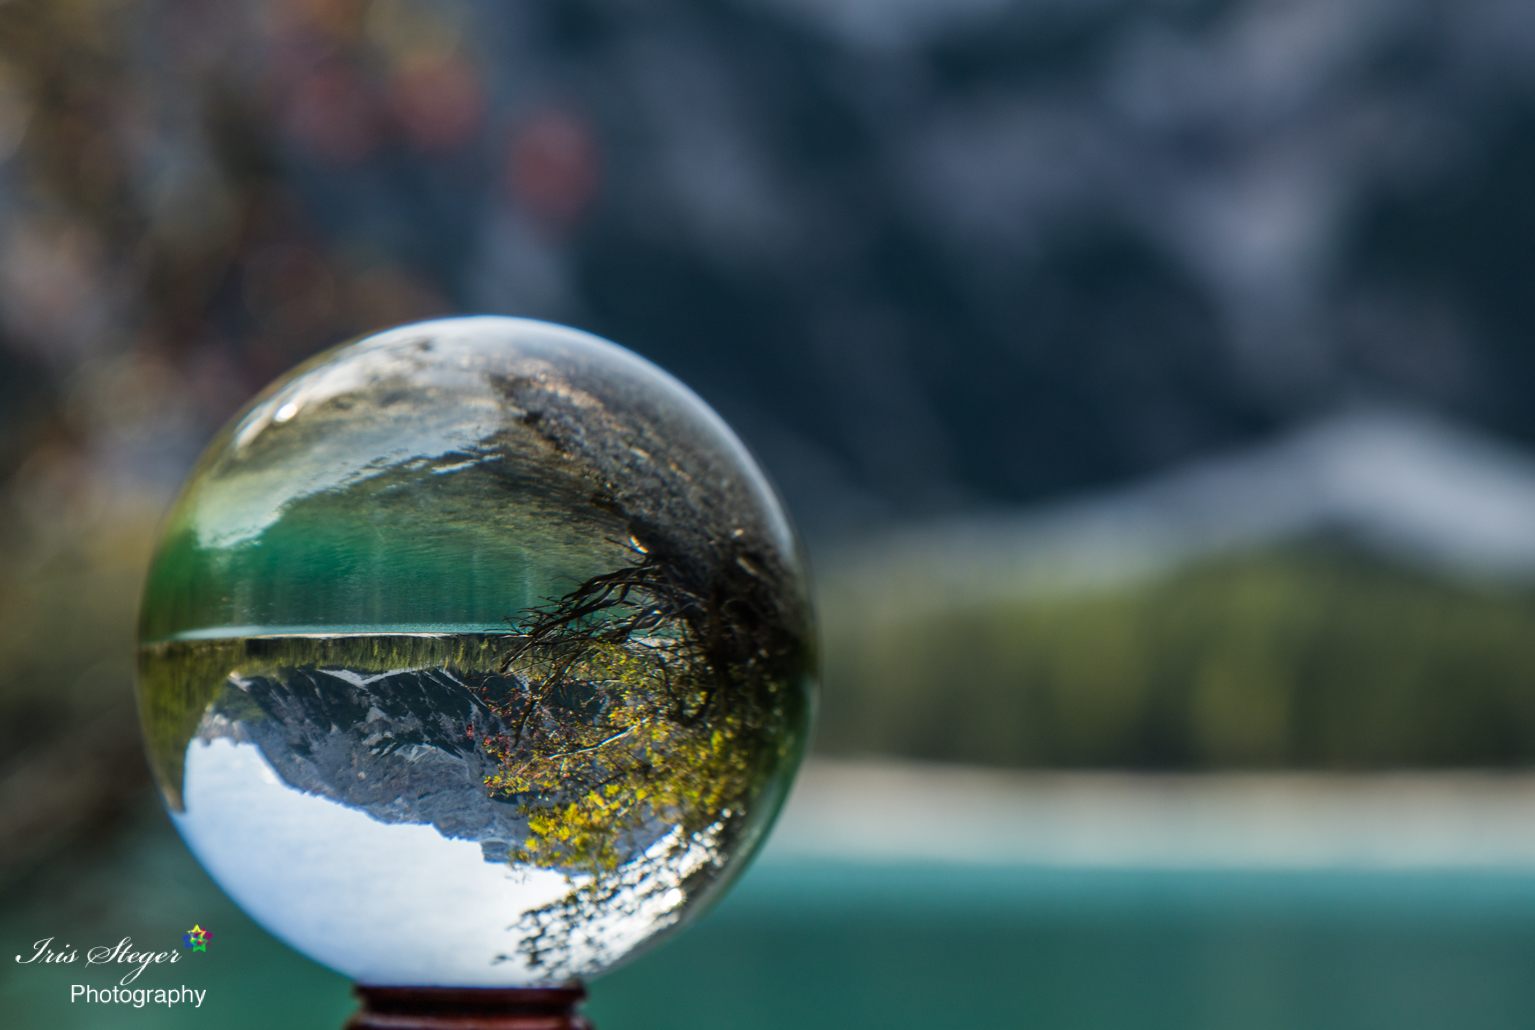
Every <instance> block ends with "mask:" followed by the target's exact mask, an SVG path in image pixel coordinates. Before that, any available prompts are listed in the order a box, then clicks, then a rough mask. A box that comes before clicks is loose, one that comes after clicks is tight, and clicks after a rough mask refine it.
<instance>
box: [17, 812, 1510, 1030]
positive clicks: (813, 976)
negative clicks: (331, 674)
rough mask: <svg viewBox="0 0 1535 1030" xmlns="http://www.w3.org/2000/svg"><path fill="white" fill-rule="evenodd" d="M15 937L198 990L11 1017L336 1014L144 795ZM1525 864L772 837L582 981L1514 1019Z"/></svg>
mask: <svg viewBox="0 0 1535 1030" xmlns="http://www.w3.org/2000/svg"><path fill="white" fill-rule="evenodd" d="M4 913H5V914H4V916H3V918H0V929H3V933H4V937H5V944H6V947H7V949H8V951H7V953H8V954H9V955H15V954H17V953H21V954H22V957H25V956H26V955H27V954H30V953H31V947H32V942H34V941H36V940H39V939H41V938H44V937H49V936H55V937H57V938H58V943H59V944H64V943H67V944H71V945H74V946H76V947H77V948H80V949H81V950H82V951H83V950H84V949H85V948H86V947H88V946H96V945H98V944H113V943H116V941H117V940H118V939H120V938H121V937H122V936H125V935H126V936H131V937H132V938H133V940H134V944H135V946H137V947H153V948H156V949H158V948H168V947H175V946H177V945H179V942H180V941H179V938H180V935H181V934H182V933H184V932H185V931H186V930H187V929H189V928H190V927H191V926H192V925H193V924H194V923H197V924H199V925H201V926H203V927H206V928H208V929H210V930H212V932H213V938H212V941H211V943H210V945H209V950H208V953H207V954H205V955H204V954H186V955H184V957H183V959H182V961H180V962H178V963H177V964H176V965H173V966H160V967H155V968H152V969H150V970H149V971H147V972H146V973H145V974H144V975H143V976H142V977H141V978H140V980H139V981H138V982H136V983H135V984H134V985H133V986H143V987H148V988H161V987H174V986H180V985H182V984H186V985H187V986H189V987H195V988H198V989H205V990H206V991H207V994H206V996H205V1001H204V1003H203V1006H202V1008H201V1009H196V1008H190V1007H180V1006H178V1007H176V1008H175V1009H172V1010H169V1011H167V1010H166V1009H165V1008H164V1007H155V1006H153V1005H147V1006H145V1008H143V1009H135V1008H133V1007H131V1006H128V1005H121V1004H116V1005H104V1004H92V1005H86V1004H84V1003H82V1002H74V1003H71V1001H70V1000H69V995H70V990H69V988H70V985H71V984H74V983H90V984H92V985H94V986H98V987H99V986H110V985H111V984H112V983H113V982H115V980H116V975H114V974H111V973H106V972H103V968H102V967H96V968H94V969H92V970H90V971H89V972H87V971H86V970H85V969H84V967H83V964H77V965H76V966H67V965H65V966H41V965H19V964H17V963H16V962H15V961H14V960H11V959H8V960H7V961H6V962H5V964H4V971H3V973H0V1011H3V1012H5V1013H6V1019H5V1025H6V1026H13V1027H23V1028H31V1027H51V1028H61V1030H75V1028H79V1030H85V1028H115V1027H140V1026H142V1027H167V1028H175V1027H207V1026H218V1027H220V1028H221V1030H241V1028H246V1027H250V1028H255V1027H263V1028H265V1027H273V1026H282V1027H293V1028H309V1027H313V1028H317V1030H318V1028H324V1030H338V1028H339V1027H340V1025H341V1023H342V1021H343V1020H344V1019H345V1016H346V1014H347V1013H348V1012H349V1011H350V1009H351V1006H352V1003H351V1000H350V998H349V994H348V991H349V985H348V983H347V982H346V981H345V980H343V979H342V978H341V977H339V976H337V975H336V974H334V973H331V972H329V971H328V970H325V969H323V968H321V967H319V966H317V965H315V964H313V963H311V962H309V961H308V960H306V959H304V958H302V957H300V956H299V955H297V954H296V953H294V952H292V951H290V950H289V949H288V948H286V947H285V946H284V945H282V944H280V943H278V942H277V941H275V940H273V939H272V938H271V937H269V936H268V935H267V934H266V933H265V932H263V931H262V930H261V929H260V928H258V927H257V926H255V925H254V924H253V923H251V921H250V920H249V919H247V918H246V917H245V916H244V915H242V914H241V913H240V912H239V910H238V909H236V908H235V907H234V906H233V905H232V904H231V903H230V902H229V901H228V900H226V899H225V898H224V897H223V895H222V894H221V893H220V892H219V891H218V889H217V888H216V887H215V886H214V885H213V884H212V882H211V881H209V880H208V878H207V877H206V875H205V874H204V873H203V872H202V871H201V869H200V868H199V867H198V866H197V865H196V863H195V862H194V861H193V859H192V858H191V856H190V855H189V854H188V853H187V852H186V850H185V848H184V847H183V846H182V844H181V842H180V840H179V839H178V838H176V837H175V835H174V834H173V833H172V832H171V830H170V828H169V826H168V824H167V823H166V820H165V818H164V816H163V815H162V814H161V813H160V811H159V810H158V809H157V808H155V809H150V808H149V807H147V806H146V808H145V810H144V812H143V814H142V815H141V817H140V823H139V825H137V826H135V827H134V828H132V829H131V830H130V831H129V832H127V833H125V834H121V835H119V836H117V837H116V838H115V839H114V842H113V843H112V844H110V845H108V846H107V853H105V854H103V855H98V856H96V857H95V858H93V859H92V860H91V861H90V862H89V863H84V862H81V861H78V860H77V861H76V863H75V864H73V865H61V866H56V867H54V868H52V869H49V870H45V871H43V872H42V873H41V874H39V875H38V876H37V877H35V878H34V880H33V881H30V882H28V883H27V884H25V885H23V887H22V889H21V892H20V893H15V894H13V895H12V896H11V897H9V898H7V899H6V902H5V909H4ZM1532 970H1535V870H1530V869H1528V868H1509V869H1504V870H1498V869H1483V870H1459V871H1451V870H1444V871H1425V870H1412V871H1395V872H1387V871H1363V870H1354V871H1350V870H1342V869H1309V870H1284V871H1249V870H1229V869H1228V870H1220V871H1199V870H1189V869H1152V868H1147V869H1133V868H1113V869H1110V868H1100V869H1082V868H1077V869H1073V868H1065V867H1044V866H1033V867H1030V866H1009V865H1005V864H988V865H967V864H959V863H942V862H909V861H908V862H883V863H880V862H872V861H841V860H835V859H829V858H824V857H823V858H817V857H805V856H799V857H795V856H793V855H792V854H780V855H775V854H774V852H772V851H771V850H770V851H769V852H768V853H767V854H766V855H765V856H764V858H763V860H761V861H759V862H758V864H757V865H756V866H755V867H754V868H753V869H752V870H751V871H750V872H749V873H748V874H747V875H746V877H745V878H744V879H743V880H742V882H741V883H740V884H739V886H738V887H737V888H736V890H735V891H734V892H733V893H732V894H731V895H730V896H729V897H728V898H727V899H726V900H725V901H724V902H723V903H722V904H721V905H720V906H719V907H718V908H717V909H716V910H715V911H713V912H712V913H710V914H709V915H708V916H707V917H706V918H705V919H703V920H702V921H701V922H700V923H699V924H698V925H696V926H694V927H693V928H691V929H690V930H688V931H687V932H685V933H683V934H681V935H680V936H678V937H677V938H675V939H673V940H672V941H670V942H669V943H667V944H664V945H663V946H661V947H660V948H658V949H657V950H656V951H654V952H652V953H649V954H647V955H644V956H642V957H641V958H639V959H637V960H635V961H634V962H632V963H631V964H629V965H627V966H625V967H623V968H621V969H619V970H618V971H616V972H614V973H612V974H610V975H608V976H606V977H604V978H602V979H600V980H598V981H596V982H594V983H593V984H591V985H590V990H591V1000H590V1003H589V1005H588V1007H587V1011H588V1014H589V1015H590V1016H591V1017H592V1018H593V1020H594V1021H595V1023H596V1024H597V1026H598V1028H599V1030H642V1028H655V1030H661V1028H666V1030H693V1028H698V1030H704V1028H720V1027H730V1028H741V1030H755V1028H759V1027H760V1028H764V1030H766V1028H780V1027H785V1026H793V1027H796V1028H817V1027H826V1028H828V1030H830V1028H833V1027H835V1028H839V1030H840V1028H846V1027H881V1028H884V1030H894V1028H902V1027H912V1028H916V1027H924V1028H928V1027H971V1026H977V1025H984V1026H1009V1027H1051V1028H1055V1027H1060V1028H1065V1027H1071V1028H1078V1030H1080V1028H1098V1027H1102V1028H1111V1027H1112V1028H1123V1027H1139V1028H1157V1027H1168V1028H1173V1027H1177V1028H1181V1030H1189V1028H1307V1030H1317V1028H1330V1027H1337V1028H1345V1027H1347V1028H1350V1030H1359V1028H1370V1027H1380V1028H1383V1030H1384V1028H1390V1030H1413V1028H1420V1027H1421V1028H1430V1027H1433V1028H1456V1030H1466V1028H1488V1030H1492V1028H1503V1027H1508V1028H1513V1027H1528V1026H1530V1025H1531V1023H1532V1021H1535V977H1532V976H1531V972H1532Z"/></svg>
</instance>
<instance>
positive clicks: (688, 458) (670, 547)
mask: <svg viewBox="0 0 1535 1030" xmlns="http://www.w3.org/2000/svg"><path fill="white" fill-rule="evenodd" d="M140 642H141V646H140V676H139V703H140V710H141V713H142V717H143V722H144V732H145V735H146V739H147V741H148V746H149V751H150V755H151V759H152V763H153V765H154V769H155V773H156V777H157V779H158V781H159V784H160V787H161V790H162V792H163V794H164V796H165V799H166V803H167V806H168V807H169V808H170V810H171V813H172V817H173V819H174V820H175V822H176V824H177V827H178V829H179V830H180V831H181V833H182V835H183V837H184V838H185V839H186V840H187V842H188V844H189V845H190V846H191V848H192V849H193V851H194V852H195V853H196V854H197V856H198V858H199V859H200V860H201V861H202V862H203V864H204V865H205V866H206V867H207V868H208V870H209V871H210V872H211V873H212V875H213V876H214V878H215V879H216V880H218V881H219V883H220V884H221V886H223V887H224V889H225V890H226V891H228V892H229V893H230V894H231V895H232V896H233V897H234V898H235V900H236V901H238V902H239V903H240V904H241V905H242V906H243V907H245V908H246V909H247V911H249V912H250V913H251V914H252V915H253V916H255V917H256V918H257V919H258V920H259V921H260V922H262V923H263V924H264V925H266V926H267V928H268V929H270V930H272V931H273V932H274V933H276V934H277V935H278V936H280V937H282V938H284V939H285V940H287V941H288V942H289V943H291V944H293V945H294V946H296V947H298V948H299V949H300V950H303V951H305V952H306V953H308V954H310V955H311V956H312V957H314V958H316V959H318V960H320V961H322V962H325V963H326V964H328V965H330V966H332V967H333V968H336V969H338V970H340V971H342V972H344V973H347V974H348V975H351V976H353V977H355V978H357V979H360V980H363V981H365V982H370V983H377V984H391V983H392V984H442V985H462V986H526V985H539V984H552V983H559V982H564V981H566V980H568V979H570V978H572V977H578V976H587V975H592V974H594V973H597V972H601V971H602V970H603V969H606V968H608V967H610V966H611V965H612V964H614V963H615V962H617V961H619V960H621V959H623V958H624V957H626V956H627V955H630V954H632V953H634V952H635V951H636V950H637V949H639V948H640V947H641V946H643V945H644V944H646V943H648V942H650V941H653V940H654V939H656V937H657V935H658V934H660V933H661V932H663V931H665V930H667V929H669V928H673V927H676V926H678V925H680V924H681V923H682V922H683V921H685V920H686V919H687V918H688V917H689V916H691V915H694V914H696V913H697V912H698V911H700V910H701V909H702V908H703V907H704V906H706V905H707V904H708V902H709V901H710V900H711V899H713V898H714V897H717V896H718V894H719V893H720V891H721V890H723V888H724V887H726V886H728V884H729V882H730V880H731V879H732V878H733V877H734V875H736V874H737V873H738V872H739V871H740V869H741V868H742V867H743V866H744V863H745V862H746V861H747V860H748V859H749V857H750V855H751V854H752V853H753V851H754V850H755V849H756V847H757V846H758V844H760V842H761V840H762V838H763V836H764V835H765V833H766V830H767V828H768V826H769V825H770V823H771V821H772V818H773V816H774V814H775V813H776V811H777V809H778V807H779V806H780V804H781V803H782V800H783V797H784V795H785V794H786V792H787V789H788V785H789V782H790V780H791V778H792V776H793V773H794V770H795V768H796V766H797V765H798V762H799V759H800V756H801V754H802V752H803V749H804V745H805V738H806V734H807V730H808V724H809V721H810V717H811V711H812V708H813V689H814V684H813V665H814V659H813V653H812V630H811V615H810V610H809V604H808V599H807V590H806V584H805V580H804V572H803V568H802V563H801V559H800V556H799V549H798V545H797V543H796V541H795V538H794V535H793V532H792V529H791V527H790V525H789V523H788V521H787V518H786V517H785V514H784V512H783V509H782V506H781V504H780V502H779V501H778V499H777V497H776V496H775V494H774V493H773V491H772V489H771V487H770V486H769V485H768V484H767V482H766V481H765V479H764V478H763V476H762V474H761V472H760V471H759V470H758V469H757V467H756V465H755V464H754V463H753V461H752V459H751V458H750V456H749V455H748V454H747V452H746V451H745V449H744V448H743V447H742V445H741V444H740V442H739V441H738V440H737V439H736V438H735V436H734V435H733V434H732V433H731V432H730V430H729V429H728V428H727V427H726V426H725V425H724V423H723V422H722V421H721V420H720V419H719V418H718V416H717V415H715V414H714V413H713V412H712V411H711V410H710V409H709V408H708V407H707V406H706V405H705V404H704V403H703V402H702V401H700V400H699V399H698V398H697V397H696V396H695V395H693V394H692V393H691V392H690V391H688V390H687V389H686V388H685V387H683V386H682V385H681V384H680V383H678V382H677V381H676V380H674V379H672V378H671V377H669V376H667V375H666V374H665V373H663V372H661V371H660V370H659V369H657V368H655V367H654V366H653V365H650V364H649V363H648V362H645V361H644V360H643V359H641V358H639V357H637V356H635V355H633V354H632V353H630V352H628V351H625V350H623V349H622V348H619V347H616V346H614V345H613V344H610V343H607V342H605V341H602V340H600V339H597V338H595V337H592V336H589V335H586V334H583V333H579V332H576V331H574V330H569V329H564V328H561V327H558V326H552V325H548V324H545V323H539V322H531V321H526V320H518V319H505V318H474V319H448V320H442V321H438V322H428V323H422V324H419V325H414V326H406V327H402V328H399V329H394V330H390V331H388V332H385V333H380V334H378V335H375V336H372V337H368V338H365V339H363V340H359V341H357V342H354V343H351V344H347V345H344V346H342V347H339V348H337V349H335V350H333V351H330V352H328V353H326V354H323V355H321V356H319V357H317V358H315V359H313V360H312V361H310V362H308V363H306V364H305V365H303V366H300V367H299V368H297V369H295V370H294V371H293V372H291V373H290V374H288V375H287V376H285V377H283V378H282V379H281V380H279V381H278V382H276V383H274V384H273V385H272V386H271V387H270V388H269V389H268V390H266V391H265V392H264V393H263V394H262V395H261V396H260V397H258V398H257V399H256V400H255V401H254V402H252V404H251V405H250V406H249V407H247V409H246V410H245V411H243V412H242V413H241V414H240V415H239V416H237V417H236V419H235V420H234V422H233V423H232V424H231V425H230V426H229V427H228V428H227V429H226V430H224V432H223V433H221V434H220V435H219V437H218V438H217V439H215V441H214V442H213V443H212V444H211V445H210V447H209V448H208V450H207V452H206V453H205V455H204V456H203V458H202V460H201V462H200V463H199V465H198V467H197V469H196V470H195V472H194V473H193V475H192V477H191V478H190V480H189V481H188V483H187V485H186V487H185V489H184V490H183V493H182V495H181V497H180V499H179V500H178V501H177V504H176V506H175V508H174V509H173V511H172V513H171V515H170V517H169V518H168V520H167V523H166V526H165V529H164V531H163V534H162V538H161V541H160V545H159V548H158V550H157V553H156V555H155V558H154V561H153V564H152V567H151V570H150V574H149V578H148V583H147V586H146V589H145V596H144V602H143V608H142V613H141V625H140Z"/></svg>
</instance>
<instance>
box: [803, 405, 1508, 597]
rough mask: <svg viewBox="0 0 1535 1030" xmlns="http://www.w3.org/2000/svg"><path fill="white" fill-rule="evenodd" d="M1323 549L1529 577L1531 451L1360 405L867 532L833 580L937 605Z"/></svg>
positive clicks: (836, 559) (844, 556) (836, 585)
mask: <svg viewBox="0 0 1535 1030" xmlns="http://www.w3.org/2000/svg"><path fill="white" fill-rule="evenodd" d="M1318 539H1323V540H1327V539H1331V540H1341V541H1346V542H1348V543H1350V544H1352V545H1354V546H1357V547H1362V548H1365V549H1366V550H1369V551H1373V552H1375V553H1376V554H1378V555H1381V556H1383V557H1387V558H1390V559H1394V560H1396V561H1400V562H1403V563H1406V564H1409V565H1416V566H1419V567H1423V568H1426V569H1430V570H1433V571H1436V572H1440V573H1448V574H1451V575H1453V576H1456V577H1460V578H1473V579H1474V578H1484V579H1493V580H1529V579H1531V578H1535V456H1532V455H1530V454H1527V453H1525V452H1524V451H1522V450H1519V449H1517V448H1513V447H1509V446H1507V445H1505V444H1502V443H1499V442H1497V441H1495V440H1493V439H1491V438H1489V437H1486V436H1484V435H1482V434H1479V433H1477V432H1475V431H1472V430H1469V429H1466V428H1464V427H1462V426H1457V425H1453V424H1451V423H1448V422H1445V421H1443V420H1440V419H1438V418H1435V417H1432V416H1428V415H1424V414H1421V413H1412V412H1407V411H1400V410H1388V409H1373V410H1362V411H1358V412H1355V413H1351V414H1348V415H1343V416H1339V417H1336V418H1330V419H1327V420H1324V421H1321V422H1318V423H1316V424H1314V425H1311V426H1309V427H1307V428H1304V429H1301V430H1298V431H1296V432H1294V433H1293V434H1290V435H1289V436H1286V437H1284V438H1282V439H1280V440H1278V441H1276V442H1273V443H1269V444H1264V445H1262V446H1257V447H1253V448H1250V449H1246V450H1242V451H1238V452H1234V453H1230V454H1227V455H1224V456H1221V457H1217V458H1212V459H1207V460H1203V461H1200V462H1197V463H1194V464H1191V465H1189V466H1187V467H1184V468H1181V469H1177V470H1175V471H1172V472H1170V473H1167V474H1165V475H1162V476H1158V477H1156V478H1154V479H1151V480H1148V481H1145V482H1142V483H1139V484H1135V485H1132V486H1129V487H1125V488H1121V489H1117V490H1113V491H1108V492H1104V493H1100V494H1095V495H1092V496H1088V497H1085V498H1081V499H1077V500H1072V501H1067V502H1061V503H1055V504H1050V505H1041V506H1036V507H1033V508H1030V509H1024V510H1022V511H1019V512H1017V513H1009V514H1000V513H999V514H994V515H989V516H969V517H964V518H955V519H945V520H938V521H934V522H930V523H927V524H925V525H922V526H920V527H914V528H907V529H903V530H899V531H894V532H890V533H887V534H883V535H877V536H873V537H867V538H864V539H863V540H861V541H859V542H858V543H857V544H854V545H850V546H847V547H845V548H842V549H840V550H838V551H834V552H833V553H832V555H831V557H830V558H829V560H828V562H827V564H826V569H825V571H826V573H827V576H826V579H827V581H828V584H829V585H830V586H831V587H832V593H831V596H832V597H833V598H841V597H842V594H841V592H842V591H850V592H854V593H857V594H865V593H868V592H879V593H885V592H887V591H893V590H898V591H899V593H900V594H901V596H903V597H906V598H909V599H910V600H911V603H913V604H914V605H916V606H918V607H921V606H922V605H924V604H928V605H934V606H938V607H943V606H947V605H951V604H955V603H961V602H966V603H974V602H984V601H987V600H993V599H1006V598H1017V597H1024V596H1030V595H1032V594H1037V593H1041V592H1051V591H1060V590H1063V589H1064V590H1073V589H1091V588H1094V587H1105V586H1116V585H1119V584H1122V583H1125V582H1127V581H1131V580H1135V579H1139V578H1142V577H1145V576H1149V575H1154V574H1156V573H1160V572H1164V571H1167V570H1170V569H1173V568H1175V567H1177V566H1179V565H1182V564H1184V563H1186V562H1188V561H1191V560H1194V559H1199V558H1204V557H1208V556H1214V555H1218V554H1220V553H1223V552H1238V551H1242V550H1249V549H1259V548H1264V547H1271V546H1276V545H1283V544H1286V543H1295V542H1308V541H1315V540H1318ZM892 583H899V584H901V586H900V587H892ZM914 584H920V586H915V585H914Z"/></svg>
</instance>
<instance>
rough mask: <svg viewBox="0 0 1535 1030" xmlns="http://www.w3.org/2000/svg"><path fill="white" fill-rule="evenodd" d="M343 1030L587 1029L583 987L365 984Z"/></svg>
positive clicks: (588, 1024)
mask: <svg viewBox="0 0 1535 1030" xmlns="http://www.w3.org/2000/svg"><path fill="white" fill-rule="evenodd" d="M354 990H355V991H356V993H357V997H358V998H359V999H360V1000H361V1001H362V1005H361V1007H359V1008H358V1010H357V1011H356V1012H354V1013H353V1014H352V1018H351V1019H349V1020H347V1023H346V1027H345V1028H344V1030H592V1025H591V1024H590V1023H588V1022H587V1021H586V1019H585V1017H583V1016H582V1015H581V1014H580V1013H578V1012H577V1011H576V1006H577V1005H579V1004H581V1002H582V1001H583V1000H585V998H586V989H585V988H583V987H536V988H535V987H528V988H516V987H511V988H492V987H365V986H363V985H362V984H358V985H357V986H356V988H354Z"/></svg>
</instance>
